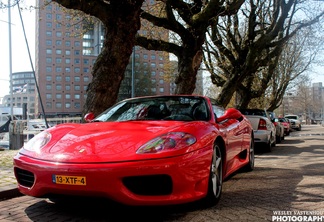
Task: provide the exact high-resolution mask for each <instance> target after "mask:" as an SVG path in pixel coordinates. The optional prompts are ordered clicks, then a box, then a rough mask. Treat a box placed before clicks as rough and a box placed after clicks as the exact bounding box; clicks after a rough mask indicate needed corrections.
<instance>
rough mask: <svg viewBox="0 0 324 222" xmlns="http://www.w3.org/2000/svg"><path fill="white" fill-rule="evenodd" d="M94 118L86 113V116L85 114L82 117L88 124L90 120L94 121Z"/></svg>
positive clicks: (91, 114)
mask: <svg viewBox="0 0 324 222" xmlns="http://www.w3.org/2000/svg"><path fill="white" fill-rule="evenodd" d="M94 118H95V115H94V114H93V113H92V112H90V113H87V114H85V116H84V120H85V121H86V122H87V123H90V122H91V121H92V120H94Z"/></svg>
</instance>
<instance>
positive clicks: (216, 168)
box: [204, 144, 223, 206]
mask: <svg viewBox="0 0 324 222" xmlns="http://www.w3.org/2000/svg"><path fill="white" fill-rule="evenodd" d="M222 188H223V156H222V152H221V149H220V146H219V145H218V144H215V146H214V150H213V157H212V161H211V165H210V173H209V182H208V191H207V196H206V198H205V200H204V201H205V204H206V205H207V206H214V205H216V204H217V203H218V201H219V200H220V197H221V194H222Z"/></svg>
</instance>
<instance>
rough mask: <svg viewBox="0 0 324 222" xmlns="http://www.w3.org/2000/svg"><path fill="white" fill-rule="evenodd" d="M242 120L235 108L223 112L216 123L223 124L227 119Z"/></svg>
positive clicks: (240, 114)
mask: <svg viewBox="0 0 324 222" xmlns="http://www.w3.org/2000/svg"><path fill="white" fill-rule="evenodd" d="M240 118H242V113H241V112H240V111H238V110H237V109H235V108H229V109H227V110H226V111H225V113H224V115H222V116H220V117H218V118H217V122H223V121H224V120H227V119H240Z"/></svg>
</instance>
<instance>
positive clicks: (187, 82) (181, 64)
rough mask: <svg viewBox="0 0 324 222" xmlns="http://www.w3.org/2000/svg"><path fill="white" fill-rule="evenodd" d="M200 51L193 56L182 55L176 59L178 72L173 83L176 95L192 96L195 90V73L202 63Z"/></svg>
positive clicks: (189, 54)
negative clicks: (175, 85)
mask: <svg viewBox="0 0 324 222" xmlns="http://www.w3.org/2000/svg"><path fill="white" fill-rule="evenodd" d="M202 58H203V57H202V51H201V50H197V51H196V53H195V54H192V53H191V52H189V53H186V52H185V53H184V54H183V56H181V57H180V56H179V57H178V60H179V61H178V72H179V75H178V76H177V78H176V81H175V83H176V84H177V87H176V92H175V93H176V94H188V95H190V94H192V93H193V91H194V90H195V88H196V79H197V72H198V69H199V67H200V64H201V62H202Z"/></svg>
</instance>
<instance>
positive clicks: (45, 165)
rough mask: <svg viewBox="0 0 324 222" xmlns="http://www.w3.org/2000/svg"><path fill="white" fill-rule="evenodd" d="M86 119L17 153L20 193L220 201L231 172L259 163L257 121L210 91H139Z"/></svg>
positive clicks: (128, 200) (129, 201)
mask: <svg viewBox="0 0 324 222" xmlns="http://www.w3.org/2000/svg"><path fill="white" fill-rule="evenodd" d="M89 118H90V119H89ZM85 119H86V120H87V121H88V122H87V123H80V124H77V123H73V124H72V123H71V124H70V123H66V124H59V125H56V126H54V127H51V128H49V129H46V130H44V131H43V132H41V133H39V134H37V135H36V136H35V137H34V138H32V139H31V140H30V141H29V142H28V143H27V144H25V145H24V147H23V148H21V150H20V151H19V153H18V154H17V155H16V156H15V157H14V172H15V176H16V179H17V181H18V188H19V190H20V192H21V193H23V194H26V195H30V196H34V197H50V198H53V197H57V196H63V197H64V196H65V195H68V196H71V195H72V196H91V197H104V198H108V199H111V200H114V201H117V202H119V203H122V204H126V205H167V204H180V203H186V202H192V201H196V200H204V201H206V203H208V204H209V205H214V204H216V203H217V202H218V200H219V198H220V196H221V192H222V185H223V180H224V179H226V177H228V176H229V175H230V174H232V173H233V172H235V171H237V170H238V169H240V168H245V169H246V170H252V169H253V168H254V142H253V129H252V127H251V124H250V122H249V121H248V120H247V119H246V118H245V116H243V115H242V114H241V113H240V112H239V111H238V110H236V109H234V108H229V109H227V110H225V109H223V108H222V107H221V106H219V105H217V103H216V101H214V100H212V99H210V98H207V97H203V96H187V95H175V96H152V97H141V98H132V99H127V100H124V101H121V102H118V103H117V104H115V105H114V106H112V107H111V108H109V109H107V110H106V111H105V112H103V113H102V114H100V115H99V116H98V117H96V118H94V117H93V115H92V117H91V115H87V118H85Z"/></svg>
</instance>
